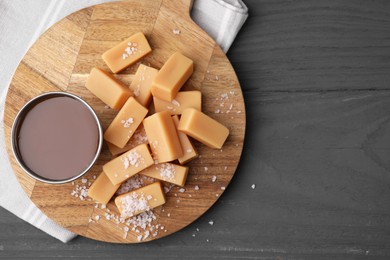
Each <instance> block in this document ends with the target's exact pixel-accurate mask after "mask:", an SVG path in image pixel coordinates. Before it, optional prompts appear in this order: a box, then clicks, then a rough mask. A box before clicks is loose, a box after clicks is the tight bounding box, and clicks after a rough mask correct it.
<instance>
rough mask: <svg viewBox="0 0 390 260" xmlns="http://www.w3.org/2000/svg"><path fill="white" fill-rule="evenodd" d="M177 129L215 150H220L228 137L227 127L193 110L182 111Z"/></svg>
mask: <svg viewBox="0 0 390 260" xmlns="http://www.w3.org/2000/svg"><path fill="white" fill-rule="evenodd" d="M177 129H178V130H179V131H181V132H183V133H185V134H187V135H189V136H191V137H192V138H194V139H196V140H198V141H199V142H201V143H203V144H205V145H207V146H208V147H210V148H215V149H221V148H222V146H223V144H224V143H225V141H226V139H227V137H228V135H229V129H228V128H227V127H225V126H224V125H222V124H221V123H219V122H218V121H216V120H215V119H213V118H211V117H209V116H208V115H206V114H204V113H202V112H200V111H199V110H196V109H194V108H187V109H185V110H184V111H183V113H182V115H181V118H180V122H179V126H178V128H177Z"/></svg>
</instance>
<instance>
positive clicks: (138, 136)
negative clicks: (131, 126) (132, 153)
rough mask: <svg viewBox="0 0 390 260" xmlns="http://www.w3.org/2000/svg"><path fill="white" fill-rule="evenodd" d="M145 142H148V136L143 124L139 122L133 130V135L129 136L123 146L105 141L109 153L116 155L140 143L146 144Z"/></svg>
mask: <svg viewBox="0 0 390 260" xmlns="http://www.w3.org/2000/svg"><path fill="white" fill-rule="evenodd" d="M147 143H148V137H147V136H146V133H145V128H144V125H143V124H141V125H140V126H139V127H138V128H137V130H135V132H134V134H133V136H132V137H131V138H130V140H129V142H128V143H127V144H126V145H125V146H124V147H123V148H119V147H118V146H116V145H113V144H111V143H109V142H107V146H108V150H109V151H110V153H111V155H112V156H117V155H120V154H122V153H124V152H127V151H128V150H131V149H133V148H134V147H136V146H138V145H140V144H147Z"/></svg>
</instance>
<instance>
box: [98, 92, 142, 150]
mask: <svg viewBox="0 0 390 260" xmlns="http://www.w3.org/2000/svg"><path fill="white" fill-rule="evenodd" d="M147 113H148V110H147V109H146V108H145V107H143V106H142V105H141V104H140V103H138V102H137V100H135V98H134V97H130V98H129V99H128V100H127V101H126V103H125V104H124V105H123V107H122V108H121V110H120V111H119V113H118V114H117V115H116V117H115V118H114V120H113V121H112V122H111V124H110V125H109V126H108V128H107V130H106V131H105V133H104V140H106V141H107V142H109V143H111V144H114V145H116V146H118V147H119V148H123V147H124V146H125V145H126V144H127V143H128V141H129V140H130V138H131V137H132V136H133V134H134V133H135V130H136V129H137V128H138V126H139V125H140V124H141V123H142V120H144V118H145V116H146V114H147Z"/></svg>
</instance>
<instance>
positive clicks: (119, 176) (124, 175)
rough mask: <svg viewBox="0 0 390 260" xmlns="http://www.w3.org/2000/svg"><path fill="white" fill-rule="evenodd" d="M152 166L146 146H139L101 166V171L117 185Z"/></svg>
mask: <svg viewBox="0 0 390 260" xmlns="http://www.w3.org/2000/svg"><path fill="white" fill-rule="evenodd" d="M153 164H154V160H153V158H152V156H151V155H150V152H149V148H148V145H147V144H141V145H138V146H137V147H135V148H133V149H131V150H130V151H128V152H126V153H124V154H122V155H120V156H118V157H116V158H115V159H113V160H111V161H109V162H108V163H106V164H105V165H103V171H104V172H105V173H106V175H107V177H108V178H109V179H110V181H111V183H112V184H114V185H117V184H120V183H122V182H124V181H125V180H127V179H128V178H130V177H131V176H133V175H135V174H137V173H139V172H140V171H142V170H144V169H146V168H148V167H149V166H151V165H153Z"/></svg>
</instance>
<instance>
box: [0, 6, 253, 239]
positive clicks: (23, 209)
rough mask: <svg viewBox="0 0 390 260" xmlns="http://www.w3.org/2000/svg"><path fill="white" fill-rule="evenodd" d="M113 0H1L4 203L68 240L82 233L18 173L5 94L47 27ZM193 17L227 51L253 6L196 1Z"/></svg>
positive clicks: (0, 191) (0, 198)
mask: <svg viewBox="0 0 390 260" xmlns="http://www.w3.org/2000/svg"><path fill="white" fill-rule="evenodd" d="M113 1H115V0H83V1H80V0H34V1H28V0H2V1H0V35H1V37H0V57H2V63H1V66H0V175H1V182H0V206H2V207H3V208H5V209H7V210H8V211H10V212H11V213H13V214H15V215H16V216H18V217H19V218H22V219H23V220H25V221H27V222H29V223H31V224H32V225H34V226H35V227H37V228H39V229H41V230H43V231H45V232H46V233H48V234H49V235H51V236H53V237H55V238H57V239H59V240H61V241H63V242H68V241H69V240H71V239H72V238H74V237H75V236H76V234H74V233H72V232H70V231H68V230H67V229H64V228H62V227H60V226H59V225H58V224H56V223H55V222H54V221H52V220H50V219H49V218H48V217H47V216H46V215H44V214H43V213H42V212H41V211H40V210H39V209H38V208H37V207H36V206H35V205H34V204H33V203H32V202H31V200H30V199H29V198H28V197H27V195H26V194H25V193H24V191H23V189H22V188H21V186H20V185H19V183H18V181H17V180H16V177H15V175H14V174H13V171H12V168H11V165H10V162H9V159H8V155H7V152H6V150H5V142H4V103H5V97H6V94H7V89H8V86H9V84H10V82H11V79H12V76H13V73H14V72H15V69H16V67H17V66H18V64H19V62H20V60H21V59H22V58H23V56H24V55H25V53H26V52H27V50H28V48H29V47H30V46H31V45H32V44H33V43H34V42H35V41H36V39H37V38H38V37H39V36H40V35H41V34H42V33H43V32H44V31H45V30H46V29H47V28H49V27H50V26H51V25H53V24H54V23H55V22H56V21H58V20H60V19H61V18H63V17H65V16H67V15H68V14H70V13H72V12H75V11H77V10H79V9H82V8H85V7H88V6H91V5H95V4H99V3H104V2H113ZM191 16H192V18H193V19H194V21H195V22H197V23H198V24H199V25H200V26H201V27H202V28H203V29H204V30H205V31H206V32H207V33H209V34H210V35H211V37H213V38H214V39H215V41H216V42H217V43H218V44H219V45H220V46H221V47H222V49H223V50H224V51H225V52H227V51H228V49H229V47H230V46H231V44H232V42H233V40H234V38H235V37H236V35H237V33H238V31H239V30H240V29H241V26H242V25H243V24H244V22H245V20H246V18H247V17H248V9H247V7H246V6H245V4H244V3H243V2H242V1H241V0H194V3H193V8H192V11H191Z"/></svg>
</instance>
